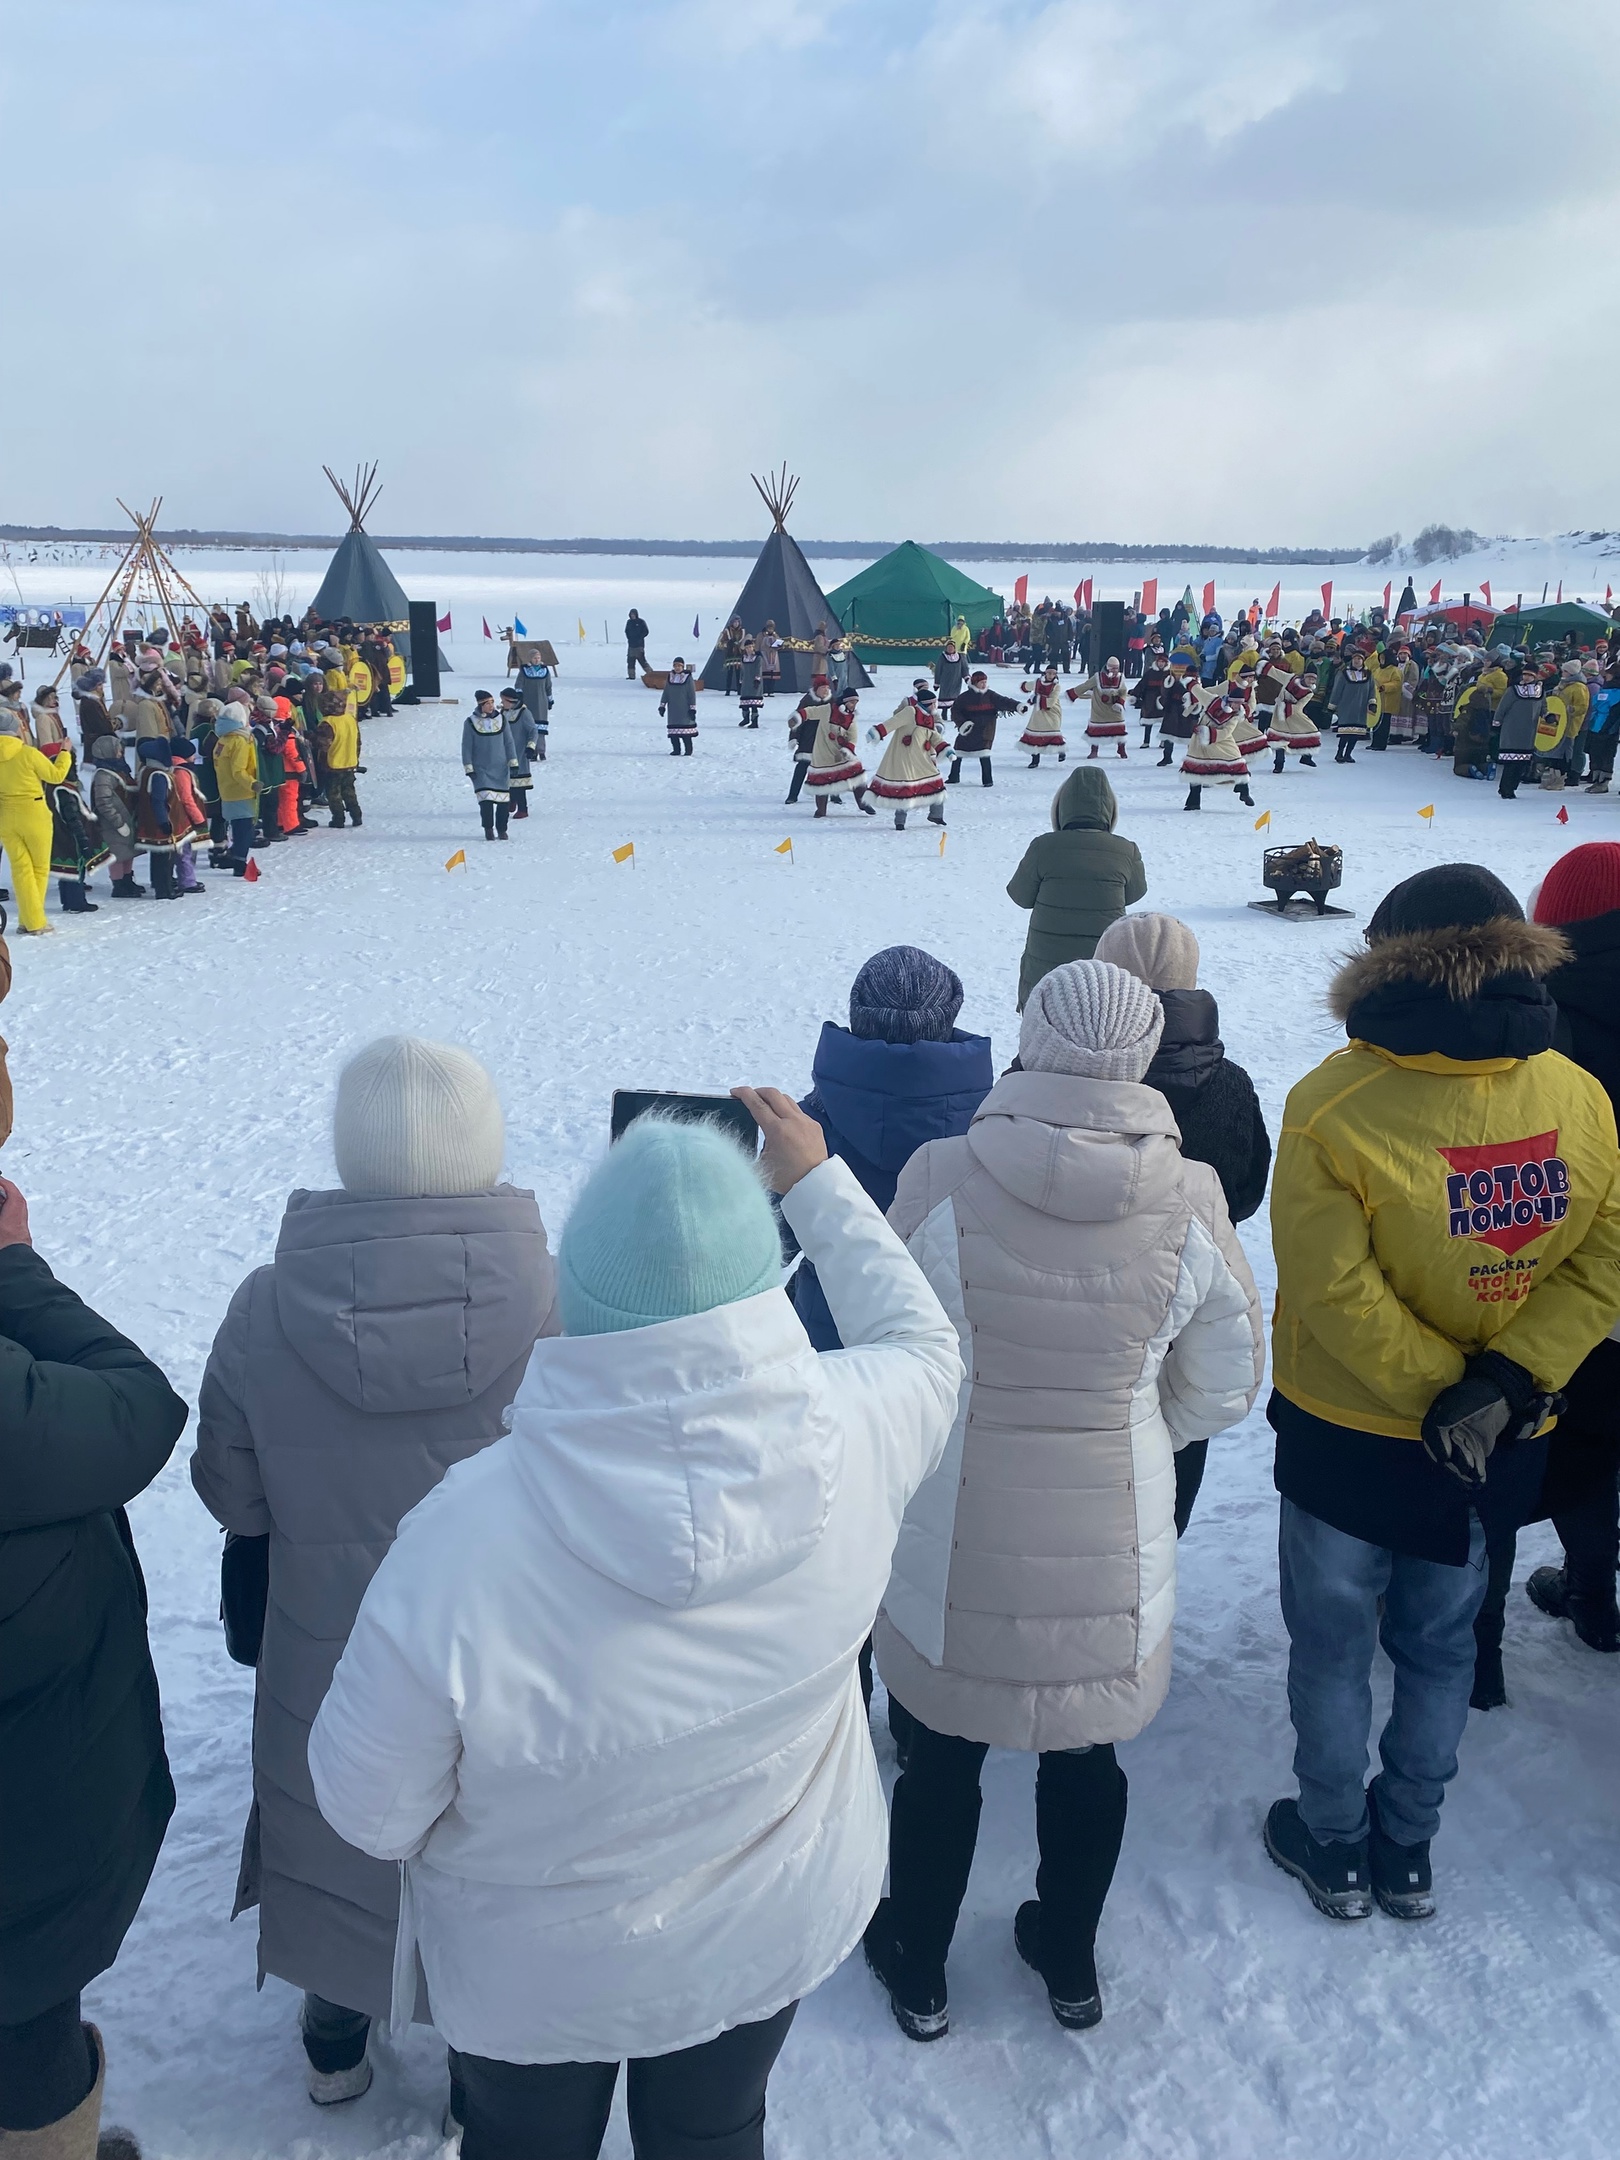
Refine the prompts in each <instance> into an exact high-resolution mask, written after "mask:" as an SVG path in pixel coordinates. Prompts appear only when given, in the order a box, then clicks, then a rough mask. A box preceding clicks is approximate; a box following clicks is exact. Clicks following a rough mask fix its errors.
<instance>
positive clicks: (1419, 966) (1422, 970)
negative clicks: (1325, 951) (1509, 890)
mask: <svg viewBox="0 0 1620 2160" xmlns="http://www.w3.org/2000/svg"><path fill="white" fill-rule="evenodd" d="M1569 958H1570V949H1569V944H1568V941H1567V940H1566V939H1565V938H1564V937H1563V935H1562V934H1561V933H1560V932H1559V931H1557V930H1550V929H1548V928H1547V927H1546V926H1545V925H1544V924H1541V923H1531V922H1515V921H1513V919H1512V918H1511V917H1510V916H1506V915H1499V916H1497V917H1496V918H1495V920H1494V921H1492V922H1487V923H1480V924H1477V925H1475V926H1473V927H1470V928H1468V929H1461V928H1458V927H1456V926H1455V925H1448V926H1447V927H1446V928H1444V929H1439V930H1407V931H1403V932H1402V933H1401V934H1400V935H1399V936H1396V937H1387V938H1380V939H1379V940H1378V942H1377V944H1376V945H1369V946H1368V947H1367V949H1366V951H1365V952H1359V953H1353V954H1351V956H1350V958H1349V959H1348V960H1346V962H1345V963H1344V965H1343V966H1342V967H1341V968H1340V970H1339V972H1338V973H1337V975H1335V976H1334V978H1333V982H1332V985H1331V987H1330V989H1329V991H1328V1005H1329V1007H1330V1009H1331V1011H1332V1013H1333V1017H1334V1019H1335V1020H1339V1021H1342V1022H1343V1023H1344V1024H1345V1025H1346V1026H1348V1025H1349V1022H1350V1015H1351V1013H1352V1011H1353V1010H1354V1009H1355V1007H1357V1006H1358V1005H1361V1004H1363V1003H1364V1002H1365V1001H1366V1000H1368V999H1370V998H1372V997H1374V996H1375V995H1376V994H1377V993H1379V992H1381V991H1391V990H1397V989H1401V988H1407V987H1409V988H1412V989H1415V990H1420V991H1428V992H1429V993H1431V994H1433V993H1438V994H1439V996H1440V997H1442V998H1444V999H1446V1000H1447V1001H1448V1002H1449V1003H1451V1004H1455V1005H1465V1004H1469V1003H1471V1002H1473V1001H1474V1000H1475V999H1477V998H1478V997H1479V995H1480V992H1481V991H1482V990H1483V989H1484V988H1485V986H1486V984H1487V983H1489V982H1491V981H1493V980H1494V979H1495V978H1497V977H1500V976H1504V975H1517V976H1520V977H1528V978H1529V979H1530V980H1531V982H1533V983H1535V984H1539V983H1540V981H1541V979H1542V977H1543V976H1546V975H1550V974H1551V973H1552V971H1553V969H1554V968H1557V967H1562V966H1563V965H1564V964H1565V962H1566V961H1567V960H1568V959H1569ZM1351 1032H1352V1033H1356V1032H1358V1031H1357V1030H1355V1029H1352V1030H1351Z"/></svg>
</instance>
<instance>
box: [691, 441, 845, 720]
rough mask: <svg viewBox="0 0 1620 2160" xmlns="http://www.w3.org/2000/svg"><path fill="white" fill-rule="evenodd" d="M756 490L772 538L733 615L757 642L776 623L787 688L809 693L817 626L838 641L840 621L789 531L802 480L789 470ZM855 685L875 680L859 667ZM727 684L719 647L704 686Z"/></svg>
mask: <svg viewBox="0 0 1620 2160" xmlns="http://www.w3.org/2000/svg"><path fill="white" fill-rule="evenodd" d="M750 477H752V476H750ZM754 485H755V487H757V488H758V489H759V492H760V495H761V496H762V498H763V499H764V503H765V507H766V509H767V510H769V512H770V513H771V536H770V538H769V539H768V540H767V541H766V543H765V545H764V546H763V547H762V548H761V549H760V551H759V559H758V561H757V562H756V563H755V564H754V567H753V569H752V570H751V571H750V572H749V576H748V583H747V584H746V585H745V586H744V587H743V589H742V592H741V595H740V596H739V598H738V601H737V605H736V606H735V608H733V610H732V614H734V615H740V616H741V617H742V625H743V628H744V629H745V630H751V631H752V632H753V633H754V635H755V636H756V637H757V636H758V635H759V633H760V632H761V631H762V630H763V629H764V627H765V625H766V623H768V622H773V623H775V625H776V634H777V636H778V637H779V638H781V639H782V641H783V644H782V675H781V684H782V688H783V689H784V690H792V691H794V692H798V691H802V690H808V689H809V687H810V676H811V672H812V669H813V665H814V663H813V660H812V657H811V653H810V640H811V639H812V638H813V637H814V636H815V634H816V626H817V624H818V623H825V624H826V626H827V634H828V636H829V637H836V636H837V635H838V617H837V616H836V615H835V614H834V612H833V610H832V609H831V608H830V607H829V606H828V605H827V596H826V594H825V593H824V592H823V591H822V589H821V587H820V586H819V585H818V584H817V583H816V574H815V572H814V571H813V570H812V569H811V567H810V565H809V564H808V563H807V562H806V561H805V559H804V557H803V555H801V554H800V552H799V548H798V543H797V542H796V541H795V540H794V539H793V537H792V535H791V534H790V533H789V532H788V529H787V515H788V512H789V510H790V509H791V508H792V507H793V497H794V493H795V491H796V489H797V488H798V485H799V483H798V481H797V480H793V479H789V477H788V470H787V467H786V466H785V465H784V466H783V468H782V470H781V472H780V473H779V474H777V473H772V474H770V475H768V477H767V481H766V482H765V483H761V482H760V481H759V480H758V479H755V480H754ZM727 620H728V621H729V620H730V617H728V618H727ZM850 680H851V681H852V682H855V683H858V684H859V685H860V687H861V688H862V689H867V688H869V687H870V685H871V681H872V678H871V676H870V675H868V674H867V672H866V670H865V669H864V668H862V667H859V666H857V668H856V671H855V673H854V674H853V675H852V676H851V678H850ZM725 682H726V663H725V661H724V659H723V658H722V656H721V652H720V648H719V646H718V645H716V646H715V648H714V650H713V652H711V653H710V655H709V657H708V660H707V661H706V663H705V664H704V669H703V685H704V688H705V689H708V690H723V689H724V688H725Z"/></svg>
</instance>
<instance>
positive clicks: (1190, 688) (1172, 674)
mask: <svg viewBox="0 0 1620 2160" xmlns="http://www.w3.org/2000/svg"><path fill="white" fill-rule="evenodd" d="M1203 709H1204V701H1203V698H1202V697H1201V696H1200V695H1199V689H1198V655H1197V653H1195V652H1193V651H1191V650H1190V649H1189V648H1188V647H1187V646H1185V645H1178V646H1177V648H1176V650H1175V651H1174V652H1173V653H1172V654H1171V655H1170V662H1169V673H1168V674H1167V675H1166V676H1165V680H1164V688H1163V689H1162V690H1161V691H1160V692H1159V769H1160V771H1161V772H1162V771H1163V769H1164V767H1165V766H1166V765H1170V764H1173V763H1174V761H1175V755H1176V745H1177V744H1178V743H1189V742H1191V741H1192V739H1193V735H1194V734H1195V732H1196V731H1197V727H1198V716H1199V714H1200V713H1201V712H1202V711H1203Z"/></svg>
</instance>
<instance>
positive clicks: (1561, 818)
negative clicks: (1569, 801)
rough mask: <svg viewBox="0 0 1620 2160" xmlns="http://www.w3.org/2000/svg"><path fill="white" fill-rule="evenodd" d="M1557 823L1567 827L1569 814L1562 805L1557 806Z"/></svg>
mask: <svg viewBox="0 0 1620 2160" xmlns="http://www.w3.org/2000/svg"><path fill="white" fill-rule="evenodd" d="M1558 822H1559V824H1560V825H1567V824H1568V823H1569V812H1568V811H1567V810H1566V809H1565V808H1564V806H1563V804H1562V803H1560V804H1559V805H1558Z"/></svg>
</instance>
